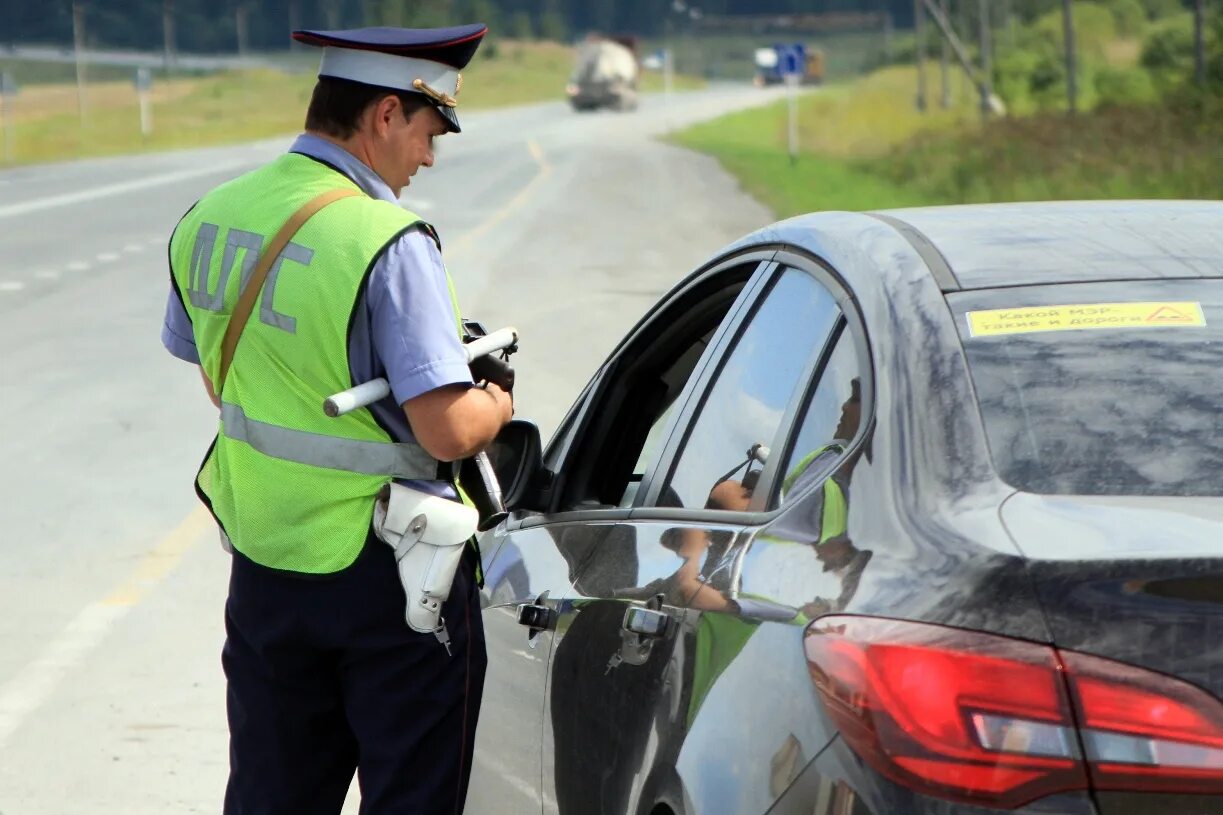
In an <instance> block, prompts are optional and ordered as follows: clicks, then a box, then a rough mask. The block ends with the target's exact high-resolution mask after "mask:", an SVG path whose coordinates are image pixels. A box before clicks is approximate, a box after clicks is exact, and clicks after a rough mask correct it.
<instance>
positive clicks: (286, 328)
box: [170, 153, 459, 574]
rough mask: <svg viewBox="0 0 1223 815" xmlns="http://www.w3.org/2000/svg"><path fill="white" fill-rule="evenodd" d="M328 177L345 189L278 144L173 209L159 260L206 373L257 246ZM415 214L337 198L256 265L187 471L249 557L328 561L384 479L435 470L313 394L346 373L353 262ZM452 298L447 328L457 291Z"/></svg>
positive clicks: (338, 564) (354, 542)
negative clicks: (260, 267) (198, 461)
mask: <svg viewBox="0 0 1223 815" xmlns="http://www.w3.org/2000/svg"><path fill="white" fill-rule="evenodd" d="M337 188H351V189H354V190H355V189H358V188H357V186H356V185H355V184H353V182H352V181H350V180H349V179H348V178H347V177H345V176H344V175H342V174H340V173H338V172H336V171H335V170H332V169H331V168H329V167H327V166H326V165H323V164H321V163H319V162H317V161H314V160H313V159H310V158H308V157H306V156H302V155H298V154H294V153H288V154H286V155H284V156H281V157H280V158H279V159H277V160H275V161H273V162H271V163H270V164H268V165H266V166H264V167H262V168H260V169H258V170H255V171H253V172H250V173H247V174H246V175H243V176H240V177H239V178H236V179H234V180H233V181H230V182H228V183H226V184H223V185H222V186H220V187H218V188H217V189H215V190H213V191H212V192H211V193H209V194H208V195H207V196H205V197H204V198H203V199H202V200H201V201H200V202H199V203H198V204H196V206H195V207H194V208H193V209H192V210H191V211H190V212H189V213H187V215H186V216H184V218H183V220H182V221H181V222H180V223H179V225H178V227H177V229H176V230H175V232H174V236H173V237H172V238H171V241H170V265H171V268H172V273H173V277H174V283H175V286H176V287H177V289H178V292H179V295H180V296H181V297H182V301H183V305H184V306H185V307H186V310H187V314H188V315H189V316H190V318H191V324H192V330H193V333H194V335H195V343H196V347H197V349H198V351H199V356H200V361H201V364H202V366H203V368H204V372H205V373H206V374H207V375H208V378H209V380H210V381H212V382H216V381H217V374H218V370H219V367H220V359H221V340H222V338H223V337H224V335H225V328H226V326H227V325H228V323H229V318H230V314H231V312H232V310H233V308H234V305H235V304H236V303H237V300H238V295H239V291H240V286H241V284H243V283H245V281H246V280H247V279H248V277H249V275H250V273H251V271H252V270H253V268H254V266H255V263H256V262H257V260H258V256H259V253H260V252H261V251H262V249H263V247H264V246H265V245H266V244H267V243H268V242H270V241H271V238H272V236H273V235H275V234H276V233H277V232H278V231H279V230H280V228H281V226H283V225H284V223H285V222H286V221H288V219H289V218H290V217H291V216H292V215H293V213H295V212H296V211H297V210H298V209H299V208H300V207H301V206H302V205H304V204H305V203H306V202H307V201H310V200H311V199H313V198H315V197H317V196H318V195H320V194H321V193H324V192H327V191H329V190H334V189H337ZM420 224H423V222H422V221H421V219H420V218H419V217H418V216H416V215H414V214H412V213H410V212H408V211H406V210H404V209H402V208H401V207H399V206H398V205H396V204H393V203H390V202H386V201H380V200H377V199H374V198H370V197H368V196H366V195H364V194H362V195H360V196H353V197H351V198H345V199H342V200H340V201H338V202H336V203H333V204H331V205H330V206H328V207H326V208H325V209H323V210H321V211H320V212H319V213H317V214H316V215H315V216H314V217H312V218H311V219H310V220H309V221H307V222H306V223H305V225H304V226H302V227H301V229H300V230H299V231H298V232H297V234H296V235H295V236H294V237H293V239H292V241H291V242H290V243H289V244H288V245H287V246H286V247H285V249H284V251H283V252H281V254H280V256H279V257H278V259H277V260H276V262H275V263H274V264H273V265H272V268H271V270H270V271H269V273H268V276H267V280H266V282H265V284H264V287H263V291H262V292H261V294H260V297H259V301H258V303H257V305H256V308H255V309H254V311H253V312H252V314H251V317H250V320H249V321H248V322H247V324H246V327H245V329H244V330H243V333H242V339H241V341H240V342H239V343H238V346H237V349H236V351H235V353H234V358H233V363H232V365H231V367H230V370H229V372H228V374H227V376H226V379H225V383H224V391H223V392H222V393H220V394H218V396H219V397H220V399H221V420H220V427H219V431H218V434H217V438H216V441H215V442H214V443H213V446H212V448H211V449H210V450H209V451H208V454H207V455H206V456H205V458H204V463H203V464H202V465H201V467H200V471H199V475H198V476H197V478H196V488H197V491H198V492H199V494H200V497H201V498H202V499H203V500H204V501H205V502H206V503H207V504H208V505H209V508H210V509H211V510H212V513H213V515H215V516H216V519H217V522H218V523H219V524H220V525H221V527H222V529H223V531H224V532H225V534H226V535H227V537H228V538H229V540H230V542H231V544H232V545H233V547H234V548H235V549H237V550H238V551H239V552H241V553H242V554H244V555H246V556H247V557H249V558H250V559H251V560H253V561H255V562H256V563H259V564H262V565H264V566H268V567H271V568H275V569H285V570H288V571H294V572H305V573H312V574H327V573H331V572H336V571H339V570H341V569H343V568H345V567H346V566H348V565H350V564H351V563H352V562H353V561H354V560H355V559H356V557H357V555H358V554H359V553H360V551H361V548H362V546H363V545H364V543H365V540H366V537H367V533H368V531H369V527H370V521H371V518H372V514H373V506H374V498H375V496H376V495H377V494H378V492H379V490H381V489H382V487H383V485H385V484H386V483H387V482H388V481H390V480H391V479H392V478H404V479H414V480H432V479H436V478H438V462H437V461H436V460H435V459H433V458H432V457H431V456H430V455H429V454H428V453H427V452H426V451H425V450H424V448H423V447H420V446H419V445H417V444H411V443H397V442H395V441H394V440H393V439H392V438H391V437H390V435H389V434H388V433H387V432H386V431H385V430H383V429H382V427H380V426H379V425H378V423H377V422H376V421H375V420H374V417H373V415H372V414H371V413H370V411H369V410H367V409H365V408H361V409H359V410H355V411H352V412H351V413H349V414H347V415H345V416H341V417H338V418H329V417H328V416H326V415H325V414H324V413H323V408H322V405H323V400H324V399H325V398H326V397H327V396H330V395H331V394H333V393H337V392H339V391H342V390H345V389H347V388H350V387H352V386H353V384H354V383H353V381H352V378H351V375H350V373H349V370H350V369H349V363H348V330H349V326H350V324H351V321H352V316H353V309H354V308H355V307H356V304H357V300H358V297H359V294H360V292H361V289H362V286H363V284H364V282H365V279H366V276H367V275H368V273H369V271H370V270H371V269H372V268H373V265H374V262H375V261H376V260H377V259H378V257H379V256H380V255H381V254H382V252H383V250H384V249H385V248H386V247H387V246H388V245H390V244H391V243H392V242H393V241H395V240H396V239H397V238H398V237H399V236H401V235H402V234H403V233H404V232H406V231H407V230H409V229H412V228H414V227H416V226H417V225H420ZM447 282H448V283H449V278H447ZM450 292H451V298H452V301H453V299H454V288H453V286H451V287H450ZM454 311H455V319H456V330H458V326H459V323H458V322H457V321H458V319H459V318H458V314H459V311H458V305H457V303H455V309H454Z"/></svg>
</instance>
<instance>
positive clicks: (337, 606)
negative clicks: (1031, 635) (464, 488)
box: [221, 536, 487, 815]
mask: <svg viewBox="0 0 1223 815" xmlns="http://www.w3.org/2000/svg"><path fill="white" fill-rule="evenodd" d="M233 558H234V560H233V567H232V571H231V573H230V582H229V599H228V602H227V603H226V606H225V630H226V640H225V649H224V651H223V652H222V655H221V662H222V664H223V666H224V668H225V675H226V678H227V679H228V682H229V684H228V697H227V702H228V709H229V732H230V774H229V785H228V787H227V788H226V791H225V815H316V814H317V815H337V814H338V813H339V812H340V809H341V807H342V806H343V803H344V796H345V794H346V792H347V790H348V787H349V784H350V783H351V781H352V777H353V772H354V770H355V771H356V772H357V778H358V782H359V783H360V787H361V815H413V814H414V813H419V814H420V815H443V813H444V814H445V815H453V814H454V813H460V812H462V810H463V802H464V799H465V797H466V795H467V782H468V777H469V775H470V773H471V754H472V746H473V740H474V736H475V730H476V718H477V716H478V714H479V710H480V694H481V691H482V689H483V687H484V672H485V666H486V663H487V660H486V656H485V651H484V630H483V627H482V624H481V620H480V606H479V594H478V592H477V590H476V587H475V577H474V571H475V563H476V558H475V555H474V553H473V552H471V551H470V549H469V550H468V552H467V553H466V554H465V555H464V559H463V563H462V565H461V567H460V569H459V574H458V577H457V578H456V579H455V585H454V588H453V590H452V591H451V593H450V599H449V600H447V602H446V604H445V606H444V610H443V616H444V617H445V619H446V623H447V628H448V629H449V631H450V638H451V644H450V648H451V652H452V654H453V655H452V656H449V657H448V656H447V655H446V650H445V649H444V648H443V647H442V645H441V644H440V643H438V641H437V639H436V638H435V637H434V636H433V635H432V634H418V633H416V632H414V631H412V630H411V629H410V628H408V625H407V623H406V622H405V621H404V603H405V600H404V593H403V588H402V587H401V586H400V583H399V575H398V571H397V570H396V568H395V560H394V554H393V551H392V550H391V547H389V546H387V545H386V544H385V543H382V542H381V541H379V540H377V539H375V538H373V537H372V536H371V538H370V540H368V541H367V542H366V544H365V549H364V550H363V551H362V553H361V555H360V556H359V557H358V558H357V560H356V562H355V563H353V565H352V566H350V567H348V568H347V569H345V570H344V571H342V572H339V573H337V574H334V575H325V576H320V577H307V576H301V575H294V574H289V573H284V572H278V571H275V570H272V569H267V568H264V567H262V566H259V565H257V564H255V563H253V562H252V561H250V560H249V559H247V558H245V557H243V556H242V555H241V554H239V553H236V552H235V553H234V556H233Z"/></svg>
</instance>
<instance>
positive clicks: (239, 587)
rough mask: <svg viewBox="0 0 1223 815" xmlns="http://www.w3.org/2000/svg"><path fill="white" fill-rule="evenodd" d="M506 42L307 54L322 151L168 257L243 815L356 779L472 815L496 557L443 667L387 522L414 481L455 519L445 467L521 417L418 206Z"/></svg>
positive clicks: (311, 38)
mask: <svg viewBox="0 0 1223 815" xmlns="http://www.w3.org/2000/svg"><path fill="white" fill-rule="evenodd" d="M486 30H487V29H486V28H485V26H483V25H470V26H461V27H456V28H447V29H428V30H405V29H390V28H373V29H360V30H355V31H298V32H295V33H294V35H293V36H294V38H295V39H296V40H298V41H300V42H303V43H306V44H309V45H314V46H319V47H321V48H322V49H323V52H322V67H321V68H320V71H319V79H318V83H317V85H316V86H315V89H314V93H313V97H312V98H311V101H310V106H309V110H308V112H307V115H306V128H305V129H306V132H305V133H304V134H303V135H301V136H300V137H298V138H297V140H296V141H295V142H294V143H293V145H292V147H291V148H290V150H289V152H288V153H286V154H285V155H283V156H281V157H280V158H278V159H276V160H275V161H273V162H271V163H270V164H268V165H266V166H264V167H262V168H260V169H257V170H254V171H253V172H250V173H248V174H246V175H243V176H241V177H239V178H237V179H235V180H233V181H230V182H229V183H226V184H223V185H221V186H220V187H218V188H216V189H215V190H213V191H212V192H210V193H209V194H207V195H206V196H205V197H204V198H203V199H202V200H200V201H199V202H198V203H197V204H196V205H195V206H194V207H193V208H192V210H191V211H190V212H188V213H187V215H185V216H184V217H183V219H182V221H181V222H180V223H179V225H178V227H177V228H176V229H175V231H174V234H173V237H172V238H171V241H170V266H171V277H172V285H171V291H170V296H169V298H168V304H167V308H166V321H165V327H164V329H163V332H162V341H163V343H164V344H165V346H166V347H167V349H169V351H170V352H171V353H172V354H174V355H175V356H177V357H180V358H182V359H184V360H186V361H188V362H192V363H196V364H198V365H199V366H200V370H201V373H202V375H203V379H204V385H205V387H206V389H207V390H208V394H209V396H210V398H211V399H212V400H213V402H214V403H215V404H216V405H217V407H218V408H219V409H220V412H221V416H220V427H219V432H218V435H217V438H216V441H215V442H214V443H213V446H212V448H211V449H210V450H209V452H208V454H207V456H206V458H205V460H204V463H203V465H202V466H201V468H200V472H199V475H198V476H197V479H196V489H197V492H198V494H199V496H200V498H201V500H202V501H203V502H204V503H205V504H207V506H208V507H209V509H210V510H211V511H212V513H213V515H214V516H215V517H216V519H217V522H218V525H219V526H220V528H221V532H222V539H223V541H225V542H227V544H228V548H230V549H231V551H232V552H233V557H232V571H231V577H230V584H229V597H228V601H227V603H226V609H225V623H226V642H225V648H224V651H223V654H222V663H223V666H224V669H225V673H226V678H227V680H228V692H227V707H228V715H229V727H230V776H229V783H228V786H227V789H226V794H225V812H226V813H229V815H237V813H267V814H268V815H272V814H274V813H286V814H287V813H293V815H307V814H308V813H330V814H334V813H338V812H339V811H340V809H341V807H342V805H343V801H344V798H345V794H346V791H347V789H348V787H349V784H350V783H351V780H352V777H353V773H354V770H357V771H358V772H359V780H360V786H361V798H362V807H361V812H362V813H363V814H364V813H370V815H376V814H377V813H396V815H399V814H400V813H453V812H459V811H461V810H462V807H463V801H464V797H465V795H466V790H467V782H468V776H469V773H470V766H471V763H470V758H471V753H472V741H473V736H474V733H475V727H476V718H477V714H478V712H479V702H480V693H481V690H482V687H483V681H484V672H485V664H486V659H485V651H484V636H483V630H482V628H481V622H480V615H479V606H478V595H477V591H476V587H475V580H476V574H477V571H478V568H479V566H478V557H477V556H476V555H475V554H474V553H473V552H472V551H470V549H469V551H468V552H467V553H466V554H465V555H464V559H463V561H462V563H461V565H460V567H459V572H458V575H457V577H456V579H455V581H454V585H453V587H452V588H451V590H450V593H449V598H448V599H447V600H446V601H445V603H444V606H443V607H442V609H441V612H442V614H441V616H442V619H443V620H444V621H445V626H446V629H447V631H446V633H447V634H448V637H449V642H447V643H446V647H442V645H441V644H439V641H438V639H440V637H438V638H435V637H434V636H431V635H429V634H421V633H417V632H415V631H413V630H411V629H409V627H408V626H407V625H406V624H405V612H404V608H405V592H404V588H403V586H402V585H401V584H400V581H399V576H398V574H397V571H396V562H395V553H394V551H393V550H392V548H391V547H388V546H386V545H385V544H383V543H381V542H379V541H377V540H375V539H374V537H373V536H372V535H371V514H372V511H373V506H374V501H375V496H376V495H377V494H379V492H380V491H381V490H383V488H384V487H385V486H386V485H387V483H388V482H391V481H395V482H397V483H400V484H408V485H410V486H412V487H414V488H415V489H418V490H423V491H426V492H429V493H430V494H432V495H433V496H441V497H446V498H451V499H454V500H456V501H457V500H458V497H457V493H456V490H455V486H454V483H453V478H452V469H451V465H450V464H448V462H454V461H456V460H459V459H463V458H465V457H467V456H470V455H472V454H473V453H475V452H477V451H479V450H481V449H482V448H483V447H485V446H486V445H487V444H488V443H489V442H490V441H491V440H492V439H493V438H494V437H495V436H496V434H497V432H498V431H499V430H500V428H501V427H502V426H503V425H504V424H505V423H506V422H507V421H508V420H509V418H510V416H511V415H512V412H513V408H512V399H511V396H510V394H508V393H507V392H505V391H504V390H502V389H501V388H499V387H497V386H496V385H494V384H491V383H482V384H483V387H477V386H474V385H473V382H472V378H471V375H470V372H469V368H468V365H467V362H466V357H465V356H464V354H463V349H462V345H461V342H460V328H459V325H460V322H459V313H458V308H457V305H456V304H455V302H454V290H453V286H452V285H451V283H450V280H449V278H448V276H447V273H446V270H445V268H444V267H443V265H442V260H441V254H440V249H441V245H440V242H439V239H438V236H437V234H436V233H435V232H434V230H433V229H432V228H431V227H430V226H429V225H428V224H426V223H425V222H423V221H422V220H421V219H420V218H418V217H417V216H416V215H414V214H412V213H411V212H408V211H406V210H405V209H403V208H402V207H400V206H399V205H398V203H397V200H398V198H399V195H400V192H401V191H402V189H403V188H404V187H406V186H407V185H408V184H409V183H410V182H411V178H412V176H413V175H414V174H415V173H416V172H417V170H419V169H420V168H421V167H431V166H432V165H433V162H434V153H433V145H434V140H435V139H437V138H439V137H441V136H443V135H444V134H446V133H457V132H459V121H458V117H457V115H456V106H457V103H458V97H459V95H460V93H461V86H462V79H461V76H460V74H459V70H460V69H461V68H463V67H464V66H465V65H466V64H467V63H468V61H469V60H470V59H471V57H472V55H473V54H474V52H475V50H476V48H477V46H478V45H479V43H480V40H481V38H482V37H483V36H484V34H485V32H486ZM286 235H287V236H288V238H287V243H285V242H284V241H285V236H286ZM274 236H278V237H279V240H280V242H281V243H284V248H283V249H282V250H281V251H279V252H278V253H276V254H275V255H274V256H273V253H272V251H271V249H272V248H273V245H274V244H275V243H276V238H274ZM244 292H245V293H246V294H247V297H246V298H245V299H246V300H247V303H246V304H245V305H244V306H243V305H241V301H242V299H243V298H241V296H240V295H241V294H242V293H244ZM255 297H257V298H258V299H257V302H256V301H255V299H254V298H255ZM244 308H246V309H249V319H246V320H245V321H243V319H242V313H243V309H244ZM235 326H237V328H236V330H235ZM380 376H381V377H385V378H386V379H387V380H388V381H389V383H390V385H391V390H392V396H391V397H389V398H386V399H384V400H382V401H381V402H380V403H376V404H374V405H372V406H370V408H368V409H360V410H357V411H354V412H353V413H350V414H348V415H347V416H344V417H340V418H334V419H333V418H328V417H326V416H324V414H323V412H322V410H321V404H322V401H323V399H324V398H325V397H326V396H328V395H329V394H331V393H335V392H338V391H340V390H344V389H346V388H348V387H351V386H353V385H355V384H360V383H362V382H366V381H369V380H371V379H373V378H376V377H380ZM445 505H446V506H454V504H449V503H446V504H445Z"/></svg>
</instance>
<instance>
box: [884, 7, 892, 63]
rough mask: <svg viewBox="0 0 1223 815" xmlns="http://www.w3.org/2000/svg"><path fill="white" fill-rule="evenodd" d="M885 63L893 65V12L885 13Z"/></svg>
mask: <svg viewBox="0 0 1223 815" xmlns="http://www.w3.org/2000/svg"><path fill="white" fill-rule="evenodd" d="M883 61H884V62H885V63H887V64H888V65H891V64H892V12H890V11H885V12H883Z"/></svg>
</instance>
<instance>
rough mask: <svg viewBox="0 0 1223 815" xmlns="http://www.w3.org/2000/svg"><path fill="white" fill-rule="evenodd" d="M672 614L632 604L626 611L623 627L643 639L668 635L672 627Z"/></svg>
mask: <svg viewBox="0 0 1223 815" xmlns="http://www.w3.org/2000/svg"><path fill="white" fill-rule="evenodd" d="M671 624H672V620H671V615H669V614H667V613H665V612H662V611H659V610H657V609H653V608H647V607H645V606H630V607H629V608H628V609H626V610H625V612H624V623H623V628H624V630H625V631H627V632H629V633H630V634H636V635H637V636H638V637H640V638H641V639H643V640H652V639H658V638H659V637H664V636H666V634H667V632H668V631H669V630H670V629H671Z"/></svg>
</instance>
